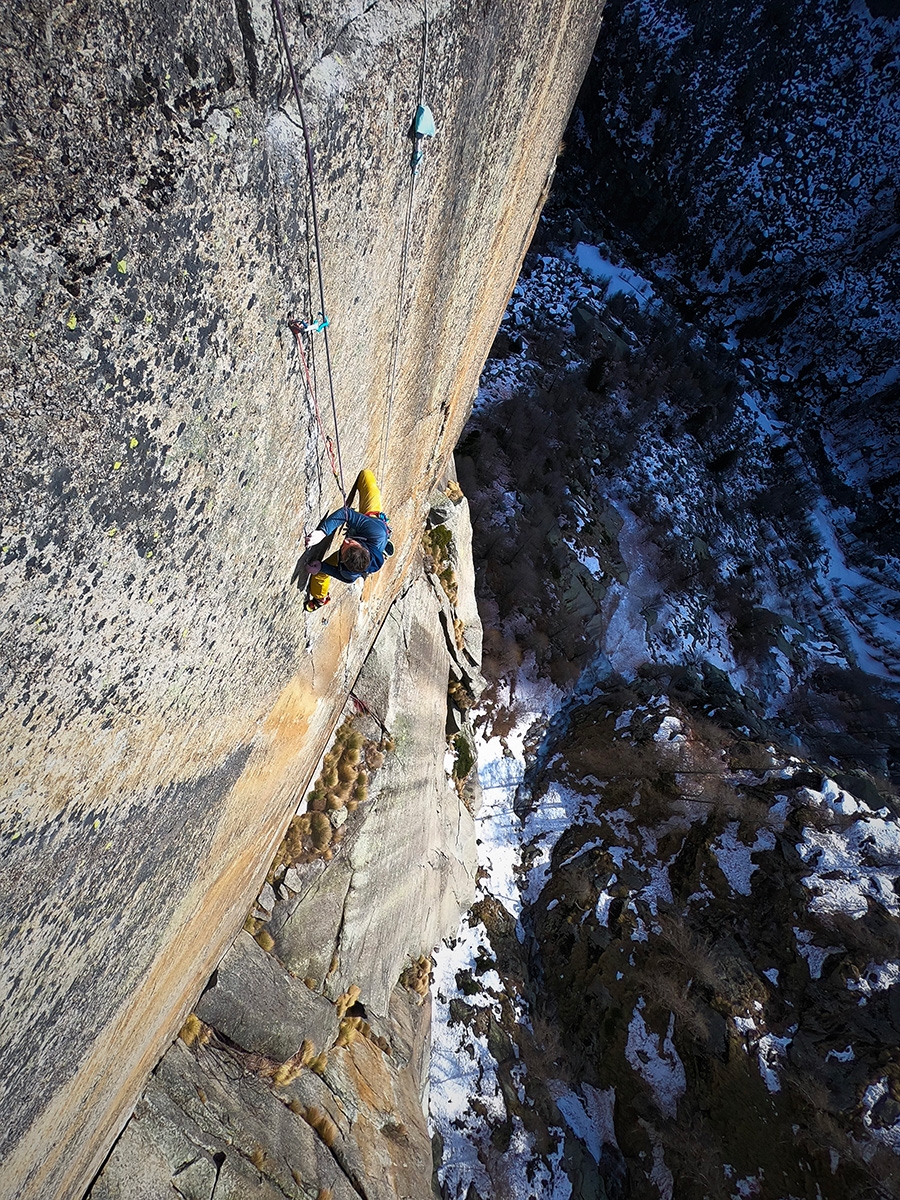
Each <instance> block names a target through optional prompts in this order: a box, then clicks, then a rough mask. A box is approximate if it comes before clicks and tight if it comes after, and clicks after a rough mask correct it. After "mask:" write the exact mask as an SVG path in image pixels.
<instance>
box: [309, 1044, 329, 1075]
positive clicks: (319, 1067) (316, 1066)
mask: <svg viewBox="0 0 900 1200" xmlns="http://www.w3.org/2000/svg"><path fill="white" fill-rule="evenodd" d="M309 1069H310V1070H311V1071H312V1072H313V1073H314V1074H315V1075H324V1074H325V1072H326V1071H327V1069H328V1052H327V1050H323V1051H322V1053H321V1054H317V1055H316V1057H315V1058H314V1059H313V1060H312V1062H311V1063H310V1064H309Z"/></svg>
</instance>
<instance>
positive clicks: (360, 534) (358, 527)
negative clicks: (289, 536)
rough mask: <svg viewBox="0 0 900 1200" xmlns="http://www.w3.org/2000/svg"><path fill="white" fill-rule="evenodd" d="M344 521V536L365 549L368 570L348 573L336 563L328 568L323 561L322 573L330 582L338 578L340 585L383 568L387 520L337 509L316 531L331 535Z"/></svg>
mask: <svg viewBox="0 0 900 1200" xmlns="http://www.w3.org/2000/svg"><path fill="white" fill-rule="evenodd" d="M345 521H346V522H347V537H351V538H353V540H354V541H356V542H359V544H360V545H361V546H365V548H366V549H367V550H368V552H369V566H368V569H367V570H366V571H363V572H357V571H348V570H347V568H346V567H344V566H342V565H341V564H340V563H338V564H337V565H336V566H331V565H330V564H329V563H326V562H323V563H322V570H323V571H324V572H325V574H326V575H330V576H331V577H332V579H340V580H341V581H342V582H343V583H352V582H353V581H354V579H361V578H362V576H363V575H372V574H373V573H374V572H375V571H380V570H381V568H382V566H383V565H384V548H385V546H386V545H387V540H388V527H387V521H385V520H384V518H383V517H368V516H366V514H365V513H360V512H357V511H356V509H355V508H350V509H347V508H339V509H338V510H337V511H336V512H333V513H331V515H330V516H328V517H326V518H325V520H324V521H322V522H320V524H319V528H320V529H321V530H322V531H323V532H324V533H325V534H329V533H334V531H335V530H336V529H338V528H339V527H340V526H341V525H343V523H344V522H345Z"/></svg>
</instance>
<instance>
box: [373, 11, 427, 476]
mask: <svg viewBox="0 0 900 1200" xmlns="http://www.w3.org/2000/svg"><path fill="white" fill-rule="evenodd" d="M423 3H424V21H423V24H422V57H421V61H420V64H419V95H418V104H417V106H416V115H415V119H414V121H413V154H412V162H411V169H410V173H409V191H408V193H407V197H406V220H405V222H404V228H403V246H402V249H401V251H400V283H399V286H398V288H397V308H396V312H395V317H394V335H393V341H392V344H391V367H390V371H389V374H388V394H387V404H386V406H385V417H384V427H383V429H382V434H381V457H380V459H379V467H378V478H379V479H381V480H383V479H384V469H385V462H386V459H387V446H388V438H389V436H390V431H391V418H392V416H393V411H394V397H395V396H396V392H397V364H398V359H399V355H400V329H401V326H402V323H403V301H404V295H405V291H406V268H407V264H408V262H409V242H410V236H411V231H412V218H413V199H414V196H415V189H416V173H417V171H418V167H419V163H420V162H421V160H422V139H423V137H432V136H433V135H434V118H433V117H432V115H431V110H430V109H429V108H428V107H427V105H426V104H425V67H426V64H427V61H428V0H423Z"/></svg>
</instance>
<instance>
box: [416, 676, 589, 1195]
mask: <svg viewBox="0 0 900 1200" xmlns="http://www.w3.org/2000/svg"><path fill="white" fill-rule="evenodd" d="M515 698H516V701H517V705H518V708H519V713H520V716H519V720H518V722H517V724H516V726H515V727H514V728H513V729H512V731H511V732H510V733H509V734H508V735H507V736H506V737H505V738H503V739H500V738H498V737H488V738H486V739H483V740H481V741H480V742H479V744H478V777H479V780H480V783H481V787H482V790H483V800H482V805H481V809H480V811H479V813H478V815H477V817H476V837H477V840H478V866H479V884H478V896H477V899H482V898H483V897H485V896H489V897H493V898H494V899H496V900H499V901H500V902H501V903H502V904H503V906H504V908H505V909H506V911H507V912H508V913H509V914H510V916H512V917H513V918H515V919H516V920H517V921H518V917H519V914H520V912H521V910H522V905H523V903H526V902H527V900H528V898H529V893H530V891H531V888H532V884H531V876H532V875H537V876H538V877H539V876H540V875H541V866H540V864H535V867H534V868H533V870H532V872H531V873H525V874H524V875H523V873H522V870H521V856H522V847H523V845H524V844H525V843H526V842H530V841H534V840H538V841H539V842H540V843H541V862H542V863H545V862H546V861H547V860H548V859H549V854H550V850H551V849H552V847H553V845H554V844H555V842H556V840H557V838H558V837H559V835H560V833H561V832H562V830H563V829H564V828H565V826H566V825H567V824H568V822H569V821H570V820H571V818H572V814H571V813H570V811H569V808H568V807H567V803H566V802H567V800H568V799H570V798H569V797H567V796H565V795H563V794H557V793H553V794H552V795H550V796H548V797H547V798H546V801H545V802H544V803H542V804H541V805H540V806H539V807H538V809H537V810H536V811H535V812H534V813H532V814H530V815H529V817H528V819H527V820H526V822H524V823H523V822H522V821H521V820H520V819H519V818H518V817H517V816H516V814H515V811H514V809H513V803H514V800H515V798H516V792H517V789H518V788H519V786H520V785H521V783H522V781H523V778H524V774H525V754H524V744H525V739H526V737H527V736H528V733H529V731H531V730H532V729H533V727H534V725H535V724H536V723H537V724H538V725H539V726H543V725H545V724H546V722H547V720H548V718H549V717H550V716H552V714H553V713H554V712H555V711H556V709H557V708H558V707H559V704H560V701H561V695H560V693H559V692H558V690H557V689H556V688H554V687H552V685H547V684H546V683H541V682H538V683H535V682H533V681H530V680H528V679H527V677H524V676H520V678H519V682H518V684H517V687H516V696H515ZM518 932H519V934H520V936H521V930H520V929H519V930H518ZM492 957H493V950H492V948H491V944H490V940H489V938H488V935H487V931H486V930H485V928H484V926H483V925H482V924H481V923H480V922H478V921H477V920H475V919H474V918H473V917H466V918H464V919H463V921H462V924H461V925H460V929H459V933H458V934H457V936H456V938H454V939H451V940H449V941H448V942H445V943H444V945H443V946H442V947H441V948H440V949H439V950H438V953H437V955H436V965H435V970H434V977H433V994H434V1009H433V1014H434V1015H433V1027H432V1069H431V1094H430V1117H431V1124H432V1128H433V1129H434V1130H436V1131H437V1132H438V1133H439V1134H440V1136H441V1138H442V1140H443V1146H444V1153H443V1159H442V1165H441V1167H440V1170H439V1178H440V1181H441V1183H442V1185H443V1186H444V1187H445V1189H446V1192H447V1195H448V1196H449V1197H451V1200H457V1198H459V1200H462V1198H463V1197H465V1196H466V1194H467V1191H468V1188H469V1185H470V1184H474V1185H475V1187H476V1188H477V1189H478V1191H479V1194H480V1195H481V1196H483V1197H485V1198H487V1197H492V1196H496V1195H498V1192H497V1181H498V1179H503V1180H504V1181H505V1184H506V1187H507V1189H508V1191H507V1195H508V1196H509V1198H510V1200H513V1198H515V1200H569V1197H570V1196H571V1194H572V1189H571V1184H570V1183H569V1179H568V1176H567V1175H566V1174H565V1172H564V1171H562V1170H561V1169H560V1165H559V1158H560V1155H561V1152H562V1149H561V1145H562V1144H561V1141H560V1144H559V1149H558V1153H557V1154H556V1155H555V1156H554V1155H550V1156H547V1157H546V1159H542V1158H541V1157H540V1156H538V1155H537V1153H536V1152H535V1150H534V1144H533V1138H532V1137H531V1135H530V1134H529V1133H528V1132H527V1131H526V1130H525V1128H524V1127H523V1126H522V1123H521V1121H520V1120H519V1119H518V1118H516V1117H514V1118H513V1121H514V1130H513V1135H512V1140H511V1142H510V1145H509V1149H508V1150H507V1151H506V1152H505V1153H502V1154H500V1153H498V1152H497V1151H496V1150H492V1149H491V1147H490V1132H491V1130H490V1127H489V1126H486V1125H485V1118H487V1119H489V1120H490V1119H491V1118H493V1120H494V1121H495V1122H496V1123H500V1122H502V1121H503V1120H504V1119H505V1117H506V1107H505V1105H504V1102H503V1097H502V1091H501V1086H500V1081H499V1079H498V1076H497V1068H496V1063H495V1061H494V1059H493V1057H492V1056H491V1053H490V1050H489V1049H488V1038H487V1035H484V1036H478V1035H477V1034H476V1033H475V1032H473V1030H472V1029H471V1028H470V1027H469V1026H468V1025H466V1024H463V1023H461V1022H457V1021H454V1020H453V1017H452V1014H451V1009H450V1002H451V1000H453V999H454V998H460V997H462V996H464V997H465V1001H466V1003H468V1004H469V1005H472V1006H474V1007H477V1008H486V1009H488V1010H489V1011H490V1012H491V1013H492V1014H493V1016H494V1018H495V1019H496V1020H498V1021H500V1020H502V1018H503V1013H502V1011H501V1007H500V1003H499V1002H500V999H501V997H502V996H503V994H504V992H503V984H502V982H501V980H500V977H499V975H498V974H497V972H496V971H494V970H484V968H483V966H482V965H481V964H480V962H479V960H480V959H482V958H486V959H488V960H490V959H491V958H492ZM466 971H467V972H471V975H472V977H473V978H474V979H476V980H477V981H478V982H479V984H480V985H481V990H480V991H478V992H477V993H474V994H473V993H472V992H471V990H470V989H467V988H462V989H461V987H460V983H459V974H460V972H466ZM511 999H512V1002H513V1007H514V1012H515V1019H516V1020H517V1021H522V1022H528V1021H529V1014H528V1008H527V1004H526V1002H525V1001H524V1000H523V999H522V998H521V997H515V996H514V997H511ZM518 1073H519V1075H520V1076H521V1075H524V1073H525V1064H524V1063H521V1062H520V1063H519V1064H518ZM522 1095H524V1093H521V1094H520V1098H522ZM485 1156H487V1157H489V1159H490V1161H491V1172H490V1174H488V1172H487V1170H486V1169H485V1165H484V1162H483V1158H484V1157H485Z"/></svg>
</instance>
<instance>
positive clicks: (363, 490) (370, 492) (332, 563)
mask: <svg viewBox="0 0 900 1200" xmlns="http://www.w3.org/2000/svg"><path fill="white" fill-rule="evenodd" d="M353 492H358V493H359V496H358V498H357V501H356V505H355V508H356V511H357V512H361V513H365V514H366V516H372V517H376V516H378V514H379V513H380V512H381V492H380V491H379V489H378V484H377V483H376V482H375V476H374V474H373V473H372V472H371V471H368V470H364V471H360V473H359V474H358V475H357V477H356V482H355V483H354V485H353V490H352V491H351V493H350V495H351V496H352V495H353ZM339 555H340V550H336V551H335V553H334V554H329V555H328V557H327V558H326V559H325V561H326V562H327V563H328V565H329V567H336V566H337V564H338V556H339ZM330 586H331V576H330V575H326V574H325V572H324V571H320V572H319V574H318V575H312V576H311V577H310V580H309V594H310V596H311V597H312V599H313V600H324V599H325V597H326V596H327V595H328V588H329V587H330Z"/></svg>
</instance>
